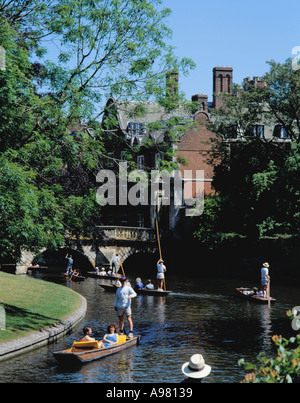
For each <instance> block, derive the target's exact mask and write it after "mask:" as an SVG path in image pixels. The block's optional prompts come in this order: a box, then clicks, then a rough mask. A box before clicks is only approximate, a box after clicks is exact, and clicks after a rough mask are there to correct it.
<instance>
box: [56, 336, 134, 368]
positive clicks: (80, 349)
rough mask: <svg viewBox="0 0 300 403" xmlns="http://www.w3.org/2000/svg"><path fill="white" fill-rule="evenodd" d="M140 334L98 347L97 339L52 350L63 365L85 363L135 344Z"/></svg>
mask: <svg viewBox="0 0 300 403" xmlns="http://www.w3.org/2000/svg"><path fill="white" fill-rule="evenodd" d="M140 338H141V336H139V335H137V336H133V337H132V338H128V337H126V341H124V342H121V343H120V344H117V345H115V346H110V347H105V348H99V343H98V341H95V342H74V343H73V345H72V347H71V348H69V349H66V350H61V351H54V352H53V355H54V357H55V358H56V360H57V361H58V362H59V363H61V364H64V365H72V364H85V363H88V362H91V361H95V360H99V359H101V358H104V357H107V356H109V355H112V354H116V353H119V352H120V351H123V350H126V349H127V348H129V347H133V346H136V345H137V344H138V343H139V340H140Z"/></svg>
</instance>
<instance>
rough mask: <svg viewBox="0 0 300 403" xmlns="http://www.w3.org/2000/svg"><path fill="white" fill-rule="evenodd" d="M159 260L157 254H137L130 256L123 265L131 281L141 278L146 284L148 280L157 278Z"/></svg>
mask: <svg viewBox="0 0 300 403" xmlns="http://www.w3.org/2000/svg"><path fill="white" fill-rule="evenodd" d="M158 259H159V256H158V255H157V253H152V252H148V251H147V252H136V253H134V254H132V255H130V256H129V257H128V258H127V259H126V260H125V261H124V263H123V267H124V270H125V274H126V276H129V277H130V279H135V278H136V277H141V278H142V279H143V281H144V282H145V281H146V280H147V279H148V278H150V279H152V281H154V279H155V278H156V263H157V260H158Z"/></svg>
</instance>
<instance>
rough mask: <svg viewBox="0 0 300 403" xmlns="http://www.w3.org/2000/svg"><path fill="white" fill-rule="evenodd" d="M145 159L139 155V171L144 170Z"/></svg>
mask: <svg viewBox="0 0 300 403" xmlns="http://www.w3.org/2000/svg"><path fill="white" fill-rule="evenodd" d="M144 166H145V157H144V156H143V155H138V157H137V169H144Z"/></svg>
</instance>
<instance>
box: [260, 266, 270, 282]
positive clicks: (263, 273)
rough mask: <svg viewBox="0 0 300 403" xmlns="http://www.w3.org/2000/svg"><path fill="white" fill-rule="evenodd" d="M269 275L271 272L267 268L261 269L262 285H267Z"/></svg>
mask: <svg viewBox="0 0 300 403" xmlns="http://www.w3.org/2000/svg"><path fill="white" fill-rule="evenodd" d="M268 275H269V270H268V269H267V268H266V267H262V268H261V283H262V284H263V285H267V284H268V282H269V280H268V278H267V276H268Z"/></svg>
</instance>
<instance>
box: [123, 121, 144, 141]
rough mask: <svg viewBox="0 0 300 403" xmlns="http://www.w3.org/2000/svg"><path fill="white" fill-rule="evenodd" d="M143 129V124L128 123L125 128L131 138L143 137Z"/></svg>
mask: <svg viewBox="0 0 300 403" xmlns="http://www.w3.org/2000/svg"><path fill="white" fill-rule="evenodd" d="M145 129H146V125H145V123H135V122H129V123H128V126H127V131H128V133H129V134H130V135H131V136H133V137H136V136H143V135H144V134H145Z"/></svg>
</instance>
